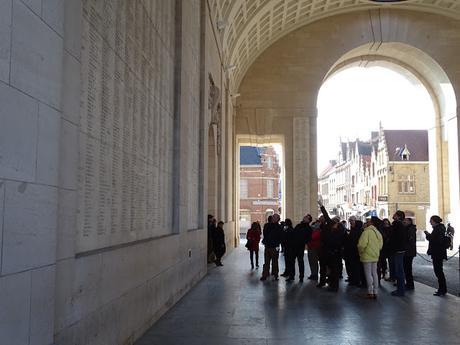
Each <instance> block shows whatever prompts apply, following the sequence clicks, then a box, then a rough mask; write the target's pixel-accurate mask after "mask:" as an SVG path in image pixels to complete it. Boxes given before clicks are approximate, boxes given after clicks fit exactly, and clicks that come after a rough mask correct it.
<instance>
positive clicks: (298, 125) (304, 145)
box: [289, 117, 311, 222]
mask: <svg viewBox="0 0 460 345" xmlns="http://www.w3.org/2000/svg"><path fill="white" fill-rule="evenodd" d="M292 125H293V135H292V142H293V146H292V147H293V159H292V169H293V171H292V178H293V188H292V190H293V205H292V210H291V211H290V212H289V214H290V216H291V217H292V218H293V219H292V221H293V222H298V221H300V219H302V216H303V215H304V214H305V213H307V212H309V208H310V189H311V183H310V165H311V150H310V133H311V132H310V129H309V119H308V117H296V118H294V119H293V122H292Z"/></svg>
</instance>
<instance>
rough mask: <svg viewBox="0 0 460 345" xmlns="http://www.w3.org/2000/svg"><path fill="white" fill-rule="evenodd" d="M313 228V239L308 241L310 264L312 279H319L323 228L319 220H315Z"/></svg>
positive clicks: (310, 277)
mask: <svg viewBox="0 0 460 345" xmlns="http://www.w3.org/2000/svg"><path fill="white" fill-rule="evenodd" d="M310 228H311V239H310V240H309V241H308V242H307V246H308V264H309V266H310V272H311V275H310V276H309V277H308V279H310V280H318V269H319V251H320V246H321V230H320V223H319V221H318V220H316V221H315V222H313V223H312V224H311V226H310Z"/></svg>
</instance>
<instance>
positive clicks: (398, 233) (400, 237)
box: [389, 210, 407, 296]
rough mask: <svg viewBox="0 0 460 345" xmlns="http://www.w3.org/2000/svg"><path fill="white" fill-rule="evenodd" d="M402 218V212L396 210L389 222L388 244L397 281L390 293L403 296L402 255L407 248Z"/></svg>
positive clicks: (405, 230) (403, 215)
mask: <svg viewBox="0 0 460 345" xmlns="http://www.w3.org/2000/svg"><path fill="white" fill-rule="evenodd" d="M404 218H406V215H405V214H404V212H403V211H400V210H398V211H396V212H395V214H394V215H393V223H392V224H391V233H390V239H389V246H390V251H391V253H392V254H393V258H394V264H395V274H396V283H397V289H396V290H395V291H393V292H392V293H391V295H392V296H404V293H405V275H404V256H405V254H406V250H407V229H406V227H405V226H404V224H403V221H404Z"/></svg>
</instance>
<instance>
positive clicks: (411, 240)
mask: <svg viewBox="0 0 460 345" xmlns="http://www.w3.org/2000/svg"><path fill="white" fill-rule="evenodd" d="M406 228H407V250H406V256H407V257H410V258H413V257H415V256H416V255H417V227H416V226H415V224H412V225H409V226H407V227H406Z"/></svg>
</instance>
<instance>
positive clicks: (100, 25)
mask: <svg viewBox="0 0 460 345" xmlns="http://www.w3.org/2000/svg"><path fill="white" fill-rule="evenodd" d="M173 4H174V2H173V1H129V0H116V1H115V0H85V1H83V21H82V50H81V63H82V73H81V78H82V79H81V80H82V92H81V106H80V160H79V161H80V166H79V186H78V188H79V205H78V218H77V219H78V235H77V250H78V252H82V251H88V250H94V249H98V248H104V247H107V246H113V245H118V244H122V243H127V242H132V241H136V240H141V239H146V238H150V237H155V236H161V235H164V234H168V233H171V232H172V204H173V199H172V198H173V195H172V184H173V90H174V66H173V61H174V5H173ZM158 7H161V9H160V8H158ZM159 13H161V14H162V16H159ZM165 13H166V14H167V15H164V14H165Z"/></svg>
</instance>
